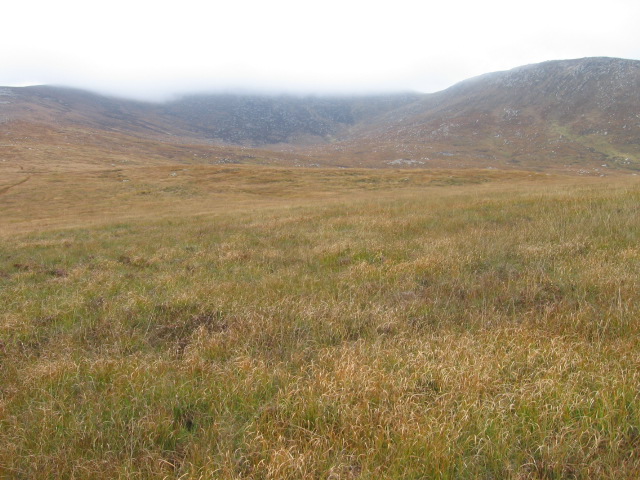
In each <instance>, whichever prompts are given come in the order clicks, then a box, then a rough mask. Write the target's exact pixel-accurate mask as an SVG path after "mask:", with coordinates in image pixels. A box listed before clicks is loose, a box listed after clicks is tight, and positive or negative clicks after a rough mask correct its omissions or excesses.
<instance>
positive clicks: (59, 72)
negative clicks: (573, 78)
mask: <svg viewBox="0 0 640 480" xmlns="http://www.w3.org/2000/svg"><path fill="white" fill-rule="evenodd" d="M0 15H1V16H2V22H1V27H0V85H27V84H56V85H68V86H75V87H81V88H86V89H90V90H95V91H99V92H103V93H108V94H115V95H123V96H129V97H137V98H142V99H161V98H164V97H167V96H169V95H171V94H172V93H180V92H185V91H194V90H195V91H212V90H229V89H231V90H236V89H240V90H253V91H271V92H293V93H359V92H361V93H366V92H376V91H398V90H401V91H406V90H416V91H423V92H433V91H437V90H441V89H443V88H446V87H448V86H450V85H452V84H453V83H455V82H458V81H460V80H464V79H465V78H468V77H471V76H475V75H479V74H482V73H486V72H490V71H496V70H505V69H509V68H513V67H516V66H519V65H524V64H528V63H535V62H540V61H545V60H555V59H565V58H579V57H588V56H610V57H623V58H632V59H640V0H608V1H606V2H602V1H597V2H596V1H592V0H566V1H565V0H537V1H535V2H533V1H524V0H520V1H518V0H473V1H471V0H458V1H456V0H448V1H446V0H440V1H438V2H434V1H428V0H423V1H411V0H393V1H384V2H382V1H378V0H323V1H314V2H311V1H306V2H305V1H304V0H262V1H259V0H224V1H221V0H212V1H196V0H181V1H179V2H166V1H165V2H163V1H162V0H154V1H151V0H126V1H125V0H110V1H108V2H106V1H104V2H103V1H101V2H97V1H95V2H92V1H90V0H31V1H20V0H13V1H8V2H4V5H2V7H0Z"/></svg>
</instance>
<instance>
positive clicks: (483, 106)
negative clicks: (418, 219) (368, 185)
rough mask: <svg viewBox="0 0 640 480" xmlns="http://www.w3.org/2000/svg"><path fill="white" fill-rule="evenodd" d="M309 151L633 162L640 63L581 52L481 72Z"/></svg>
mask: <svg viewBox="0 0 640 480" xmlns="http://www.w3.org/2000/svg"><path fill="white" fill-rule="evenodd" d="M310 153H311V154H312V155H326V156H327V158H329V157H335V158H342V159H343V160H342V161H343V162H353V163H356V164H378V165H380V164H389V163H392V164H393V161H394V160H396V163H398V162H397V161H398V160H400V159H403V161H404V163H405V164H411V163H413V164H414V165H422V166H427V165H438V166H469V165H485V166H496V167H505V166H518V167H519V168H522V167H526V168H550V167H553V168H560V169H568V170H573V171H584V172H586V171H587V170H588V171H589V172H590V173H597V172H596V171H595V169H596V168H597V169H598V170H599V171H604V169H606V168H609V169H611V168H622V169H624V170H629V169H637V168H638V167H639V165H640V62H639V61H634V60H622V59H611V58H588V59H580V60H567V61H554V62H545V63H542V64H536V65H529V66H525V67H520V68H516V69H513V70H510V71H507V72H497V73H491V74H487V75H482V76H480V77H476V78H473V79H470V80H467V81H464V82H461V83H459V84H457V85H454V86H453V87H451V88H449V89H447V90H445V91H442V92H439V93H436V94H433V95H428V96H426V97H425V98H424V99H422V100H421V101H419V102H416V103H414V104H412V105H409V106H407V107H403V108H400V109H397V110H394V111H392V112H390V113H388V114H386V115H383V116H381V117H379V118H378V119H376V122H375V123H374V124H373V125H366V126H362V127H359V128H356V129H355V130H354V131H353V132H352V135H351V136H350V137H348V138H345V139H344V140H343V141H342V142H340V143H339V144H336V145H333V146H332V147H331V151H330V152H326V151H323V150H320V149H315V150H313V151H312V152H310ZM603 164H606V165H607V167H602V165H603Z"/></svg>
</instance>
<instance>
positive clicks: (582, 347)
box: [0, 166, 640, 479]
mask: <svg viewBox="0 0 640 480" xmlns="http://www.w3.org/2000/svg"><path fill="white" fill-rule="evenodd" d="M27 177H28V180H26V181H23V180H24V179H25V178H27ZM3 182H4V180H3ZM19 182H20V183H19ZM638 182H639V181H638V180H637V179H636V178H635V177H626V178H622V177H619V178H613V177H608V178H569V177H560V176H551V175H544V174H533V173H529V172H513V171H511V172H508V173H507V172H500V171H496V170H467V171H444V170H440V171H426V170H425V171H421V170H412V171H391V170H388V171H370V170H339V169H336V170H320V169H318V170H295V169H277V168H266V167H253V168H251V167H241V166H238V167H235V166H234V167H208V166H179V167H175V168H171V167H147V168H124V167H123V168H118V169H112V170H108V171H101V170H91V171H86V172H67V173H65V172H50V173H42V174H38V173H37V172H36V173H32V174H30V173H25V172H18V171H16V172H14V173H12V176H7V177H6V182H5V183H3V185H0V212H1V216H0V305H2V308H1V309H0V366H1V369H0V477H1V478H17V479H31V478H74V479H90V478H95V479H104V478H133V479H147V478H149V479H152V478H153V479H163V478H183V479H192V478H193V479H200V478H202V479H217V478H220V479H236V478H251V479H263V478H265V479H266V478H273V479H298V478H318V479H380V478H403V479H412V478H413V479H418V478H424V479H431V478H434V479H435V478H441V479H477V478H483V479H502V478H512V479H526V478H531V479H533V478H536V479H560V478H577V479H593V478H616V479H636V478H639V477H640V398H639V395H640V337H639V333H640V322H639V317H640V184H639V183H638ZM14 185H15V186H14ZM6 187H10V188H6Z"/></svg>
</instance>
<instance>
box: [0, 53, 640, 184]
mask: <svg viewBox="0 0 640 480" xmlns="http://www.w3.org/2000/svg"><path fill="white" fill-rule="evenodd" d="M0 149H1V150H0V156H1V157H2V160H3V161H4V162H5V163H6V162H7V161H9V162H12V163H15V164H16V165H14V166H17V164H18V163H20V165H22V166H23V167H24V166H25V165H27V164H28V163H31V164H37V165H40V166H41V167H42V166H43V165H45V164H47V165H49V166H52V165H57V167H56V168H58V167H59V168H69V167H72V166H74V165H75V166H77V167H84V166H87V165H95V166H104V165H105V164H109V163H118V162H121V163H135V164H154V163H176V162H178V163H193V162H195V163H229V162H240V163H276V164H286V165H301V166H312V165H326V166H367V167H406V166H412V167H430V166H436V167H455V168H458V167H498V168H518V169H523V168H524V169H554V170H563V171H568V172H573V173H581V174H590V175H603V174H606V173H609V172H611V171H613V170H616V171H623V172H627V173H629V172H634V171H636V170H639V169H640V62H639V61H635V60H622V59H612V58H587V59H579V60H565V61H553V62H545V63H541V64H536V65H529V66H525V67H519V68H516V69H513V70H510V71H507V72H496V73H491V74H486V75H482V76H480V77H476V78H473V79H470V80H467V81H464V82H461V83H459V84H457V85H454V86H453V87H451V88H449V89H447V90H444V91H442V92H439V93H435V94H430V95H418V94H399V95H383V96H370V97H292V96H256V95H253V96H251V95H249V96H247V95H245V96H243V95H194V96H189V97H185V98H182V99H178V100H175V101H173V102H168V103H165V104H153V103H143V102H134V101H130V100H122V99H116V98H108V97H103V96H100V95H95V94H92V93H88V92H83V91H78V90H72V89H60V88H54V87H29V88H20V89H15V88H0ZM5 166H6V165H5Z"/></svg>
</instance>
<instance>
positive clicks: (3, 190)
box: [0, 175, 31, 195]
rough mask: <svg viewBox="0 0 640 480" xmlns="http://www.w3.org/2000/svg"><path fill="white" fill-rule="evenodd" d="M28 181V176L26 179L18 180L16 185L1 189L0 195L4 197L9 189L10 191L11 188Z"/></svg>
mask: <svg viewBox="0 0 640 480" xmlns="http://www.w3.org/2000/svg"><path fill="white" fill-rule="evenodd" d="M29 179H31V175H30V176H28V177H27V178H25V179H23V180H20V181H19V182H17V183H14V184H11V185H7V186H6V187H1V188H0V195H4V194H5V193H7V192H8V191H9V190H10V189H12V188H13V187H17V186H18V185H22V184H23V183H25V182H27V181H29Z"/></svg>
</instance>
